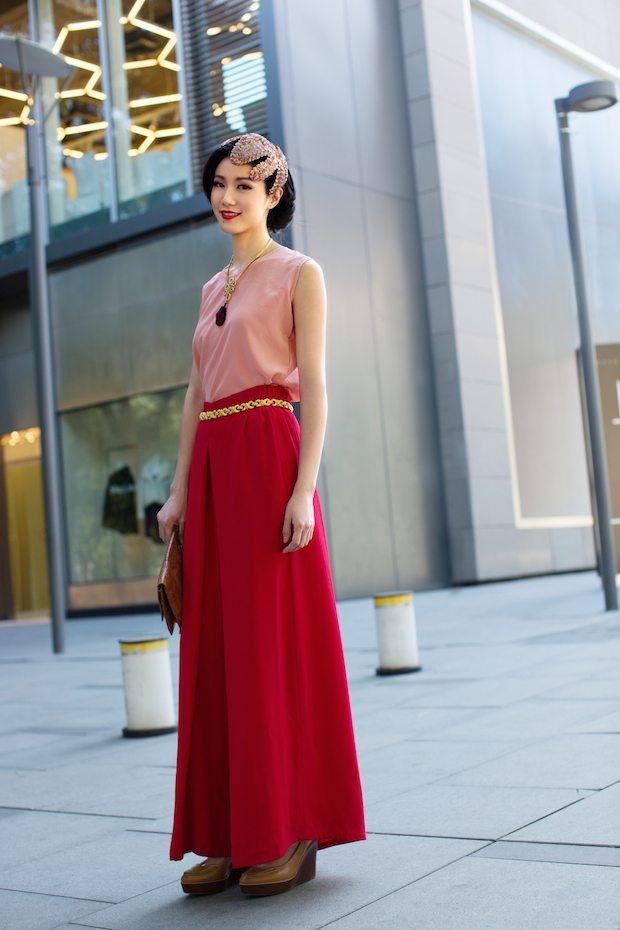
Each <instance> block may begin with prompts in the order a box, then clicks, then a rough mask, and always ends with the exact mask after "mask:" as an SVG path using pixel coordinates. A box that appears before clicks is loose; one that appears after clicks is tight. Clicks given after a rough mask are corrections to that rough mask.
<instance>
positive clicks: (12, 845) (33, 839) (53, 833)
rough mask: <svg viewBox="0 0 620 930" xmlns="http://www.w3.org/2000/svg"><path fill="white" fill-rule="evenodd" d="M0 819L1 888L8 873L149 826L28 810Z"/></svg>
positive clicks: (3, 814)
mask: <svg viewBox="0 0 620 930" xmlns="http://www.w3.org/2000/svg"><path fill="white" fill-rule="evenodd" d="M0 818H1V820H0V836H1V838H2V842H1V843H0V885H1V884H2V875H3V874H4V873H5V870H7V869H10V868H14V867H15V866H18V865H20V864H21V863H27V862H30V861H31V860H34V859H42V858H45V857H48V856H53V855H55V854H56V853H57V852H60V851H61V850H65V849H70V848H73V847H77V846H79V845H80V844H81V843H84V842H89V841H91V840H93V839H99V838H101V837H104V836H108V835H111V834H118V833H119V832H122V831H123V830H125V829H129V828H135V829H138V828H140V827H141V826H143V825H144V823H145V822H148V821H143V820H124V819H123V820H119V818H117V817H92V816H89V815H83V814H57V813H53V814H50V813H46V812H42V811H24V810H3V811H0Z"/></svg>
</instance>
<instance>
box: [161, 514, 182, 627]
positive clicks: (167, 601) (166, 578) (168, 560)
mask: <svg viewBox="0 0 620 930" xmlns="http://www.w3.org/2000/svg"><path fill="white" fill-rule="evenodd" d="M157 599H158V601H159V609H160V611H161V619H162V620H165V621H166V626H167V627H168V631H169V632H170V635H172V634H173V633H174V625H175V623H176V624H177V625H178V627H179V632H180V631H181V606H182V603H183V546H182V544H181V541H180V539H179V527H178V525H177V524H175V525H174V527H173V529H172V535H171V537H170V540H169V542H168V548H167V549H166V554H165V556H164V561H163V564H162V566H161V569H160V572H159V578H158V579H157Z"/></svg>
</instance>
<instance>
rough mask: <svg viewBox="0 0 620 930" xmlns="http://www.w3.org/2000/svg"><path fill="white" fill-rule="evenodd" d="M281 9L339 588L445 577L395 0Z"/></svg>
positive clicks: (363, 590)
mask: <svg viewBox="0 0 620 930" xmlns="http://www.w3.org/2000/svg"><path fill="white" fill-rule="evenodd" d="M275 9H276V23H277V32H278V35H277V40H278V58H279V70H280V87H281V93H282V96H283V101H282V102H283V115H284V130H285V138H284V142H285V145H286V150H287V154H288V156H289V159H290V161H291V166H292V170H293V172H294V177H295V181H296V183H297V184H298V188H299V191H300V195H299V208H298V212H297V214H296V218H295V222H294V241H295V244H296V247H297V248H300V249H301V250H302V251H306V252H308V254H310V255H312V256H313V257H314V258H315V259H316V260H317V261H318V262H319V263H320V264H321V265H322V267H323V270H324V272H325V276H326V282H327V287H328V297H329V307H328V346H327V377H328V392H329V410H330V414H329V422H328V430H327V436H326V443H325V452H324V457H323V464H322V472H323V474H324V479H325V483H326V485H327V489H328V495H329V510H330V517H331V526H332V529H331V534H332V536H331V539H330V543H331V545H332V549H333V550H334V558H333V566H334V569H335V582H336V587H337V591H338V594H339V595H340V596H341V597H343V596H358V595H363V594H368V593H372V592H373V591H376V590H385V589H390V588H400V587H410V586H413V585H415V586H417V587H421V586H428V585H433V584H438V583H442V582H444V581H445V580H446V579H447V577H448V572H449V568H448V564H447V547H446V540H445V534H444V526H445V523H444V513H443V497H442V490H441V471H440V466H439V454H438V446H437V442H438V440H437V434H436V425H435V423H436V420H435V400H434V389H433V376H432V371H431V357H430V351H429V342H428V339H429V336H428V324H427V318H426V307H425V300H424V293H423V283H422V263H421V254H420V242H419V234H418V228H417V216H416V206H415V201H414V196H413V173H412V164H411V156H410V148H409V138H408V128H407V122H406V118H405V114H406V107H407V102H406V98H405V93H404V70H403V62H402V57H401V53H400V27H399V20H398V7H397V4H396V3H395V2H389V3H383V2H378V0H362V2H359V0H355V2H351V0H346V2H345V0H338V2H335V3H333V2H330V3H327V2H319V3H317V2H311V0H300V2H298V3H297V2H296V3H295V4H290V3H285V2H284V0H276V2H275ZM412 15H413V16H415V13H414V12H413V13H412ZM313 36H315V37H316V40H315V41H314V42H313V40H312V37H313ZM317 49H319V50H320V52H318V54H319V56H320V67H318V68H317Z"/></svg>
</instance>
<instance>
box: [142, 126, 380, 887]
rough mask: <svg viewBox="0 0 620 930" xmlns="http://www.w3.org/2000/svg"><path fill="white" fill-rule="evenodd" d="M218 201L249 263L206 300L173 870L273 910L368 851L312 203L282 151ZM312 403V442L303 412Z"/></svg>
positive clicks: (235, 257)
mask: <svg viewBox="0 0 620 930" xmlns="http://www.w3.org/2000/svg"><path fill="white" fill-rule="evenodd" d="M203 186H204V190H205V193H206V195H207V197H208V199H209V200H210V202H211V205H212V207H213V212H214V214H215V216H216V218H217V221H218V222H219V224H220V226H221V228H222V229H223V230H224V231H225V232H227V233H229V234H230V236H231V238H232V258H231V260H230V262H229V263H228V265H227V267H226V268H224V269H222V270H221V271H219V272H217V274H215V275H214V276H213V277H212V278H211V279H210V280H209V281H208V282H207V283H206V284H205V285H204V287H203V290H202V301H201V308H200V316H199V320H198V324H197V326H196V331H195V334H194V338H193V343H192V351H193V358H194V364H193V367H192V371H191V376H190V383H189V388H188V391H187V395H186V398H185V404H184V407H183V415H182V422H181V432H180V441H179V455H178V460H177V467H176V472H175V475H174V478H173V481H172V485H171V490H170V497H169V499H168V501H167V502H166V504H165V505H164V506H163V507H162V509H161V510H160V511H159V514H158V521H159V526H160V534H161V536H162V539H163V540H164V541H165V542H167V541H168V539H169V537H170V533H171V531H172V527H173V525H174V524H175V523H178V524H179V527H180V532H181V536H182V539H183V573H184V574H183V627H182V634H181V646H180V678H179V733H178V756H177V771H176V789H175V810H174V821H173V830H172V840H171V845H170V858H171V859H175V860H178V859H182V858H183V855H184V854H185V853H186V852H190V851H191V852H194V853H197V854H198V855H204V856H207V857H208V858H207V859H206V860H204V862H201V863H200V864H199V865H197V866H194V867H193V868H190V869H188V870H187V871H186V872H185V873H184V874H183V876H182V879H181V883H182V887H183V890H184V891H185V892H187V893H190V894H192V893H193V894H211V893H214V892H217V891H221V890H223V889H224V888H226V887H227V886H228V885H229V884H232V883H233V882H235V881H237V880H239V883H240V887H241V889H242V891H243V892H245V893H246V894H248V895H266V894H276V893H278V892H283V891H287V890H288V889H289V888H292V887H293V886H294V885H297V884H300V883H301V882H304V881H308V880H309V879H311V878H313V877H314V875H315V860H316V851H317V849H323V848H325V847H327V846H333V845H336V844H339V843H350V842H355V841H357V840H363V839H365V838H366V833H365V826H364V813H363V802H362V792H361V786H360V779H359V771H358V764H357V757H356V750H355V742H354V734H353V727H352V723H351V711H350V703H349V693H348V688H347V681H346V673H345V665H344V659H343V653H342V642H341V638H340V630H339V626H338V617H337V613H336V603H335V599H334V591H333V584H332V579H331V574H330V566H329V558H328V551H327V545H326V541H325V531H324V525H323V519H322V513H321V507H320V502H319V497H318V494H317V491H316V481H317V474H318V470H319V463H320V458H321V454H322V448H323V441H324V435H325V426H326V419H327V398H326V392H325V313H326V309H325V304H326V300H325V288H324V282H323V276H322V272H321V268H320V266H319V265H318V264H317V263H316V262H315V261H313V260H312V259H310V258H308V256H307V255H304V254H302V253H301V252H297V251H295V250H294V249H289V248H287V247H285V246H283V245H280V244H278V243H277V242H275V241H274V240H273V239H272V238H271V236H270V235H269V232H270V231H275V230H278V229H283V228H284V227H285V226H287V225H288V224H289V223H290V221H291V219H292V216H293V210H294V200H295V189H294V185H293V181H292V178H291V177H290V173H289V171H288V165H287V162H286V158H285V156H284V154H283V153H282V151H281V150H280V149H279V148H278V146H276V145H274V144H273V143H272V142H270V141H269V140H268V139H266V138H265V137H264V136H261V135H259V134H257V133H246V134H242V135H240V136H235V137H233V138H231V139H228V140H226V141H225V142H224V143H222V145H220V146H219V147H218V148H217V149H216V150H215V151H214V152H213V153H212V154H211V156H210V157H209V159H208V160H207V163H206V165H205V169H204V175H203ZM293 400H300V401H301V429H300V425H299V423H298V421H297V419H296V417H295V415H294V412H293V407H292V403H291V402H292V401H293Z"/></svg>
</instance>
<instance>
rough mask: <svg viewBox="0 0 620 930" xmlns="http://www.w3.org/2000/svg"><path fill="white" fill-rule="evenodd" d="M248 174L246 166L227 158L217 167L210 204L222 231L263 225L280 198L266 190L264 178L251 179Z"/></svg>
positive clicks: (237, 231) (236, 230) (232, 231)
mask: <svg viewBox="0 0 620 930" xmlns="http://www.w3.org/2000/svg"><path fill="white" fill-rule="evenodd" d="M249 175H250V165H233V163H232V162H231V160H230V158H223V159H222V161H221V162H220V163H219V165H218V166H217V169H216V171H215V176H214V178H213V187H212V188H211V206H212V207H213V211H214V213H215V215H216V217H217V220H218V222H219V224H220V226H221V227H222V229H223V230H224V231H225V232H230V233H241V232H245V231H246V230H249V229H255V228H257V227H261V228H265V227H266V221H267V214H268V213H269V211H270V210H271V208H272V207H274V206H275V205H276V203H277V202H278V200H279V199H280V197H279V194H277V193H272V194H268V193H267V190H266V186H265V182H264V181H252V180H250V176H249Z"/></svg>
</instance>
